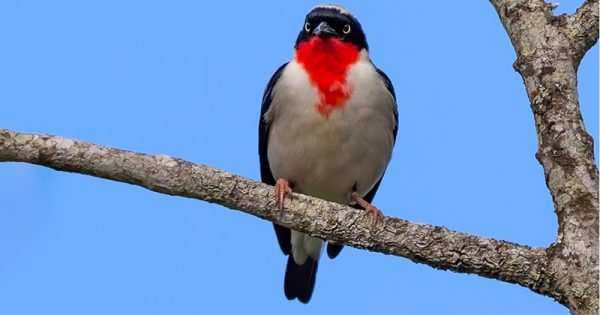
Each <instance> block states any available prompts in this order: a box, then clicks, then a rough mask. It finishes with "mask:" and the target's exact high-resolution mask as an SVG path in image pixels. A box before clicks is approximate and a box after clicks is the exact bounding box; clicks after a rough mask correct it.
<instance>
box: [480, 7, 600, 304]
mask: <svg viewBox="0 0 600 315" xmlns="http://www.w3.org/2000/svg"><path fill="white" fill-rule="evenodd" d="M491 2H492V4H493V5H494V7H495V8H496V11H497V12H498V15H499V17H500V20H501V21H502V24H503V25H504V28H505V29H506V31H507V33H508V35H509V36H510V39H511V41H512V43H513V46H514V48H515V51H516V53H517V61H516V62H515V69H516V70H517V71H518V72H519V73H520V74H521V76H522V78H523V81H524V83H525V87H526V89H527V95H528V96H529V101H530V103H531V109H532V111H533V116H534V120H535V126H536V130H537V137H538V150H537V153H536V157H537V159H538V160H539V162H540V163H541V164H542V166H543V168H544V174H545V177H546V184H547V186H548V189H549V190H550V193H551V195H552V199H553V201H554V209H555V212H556V214H557V216H558V226H559V230H558V237H557V240H556V242H554V244H553V245H552V246H551V247H550V248H549V249H548V259H549V264H548V266H547V272H549V273H552V274H553V275H554V277H553V278H554V279H553V282H552V283H550V284H549V285H550V287H551V291H552V292H555V297H556V298H557V300H558V301H560V302H561V303H563V304H565V305H567V306H568V307H569V308H570V309H571V311H572V312H573V313H574V314H597V312H598V211H599V209H598V169H597V167H596V164H595V162H594V156H593V139H592V137H591V136H590V135H589V134H588V133H587V131H586V129H585V126H584V124H583V119H582V117H581V112H580V109H579V96H578V93H577V67H578V66H579V63H580V61H581V58H582V57H583V56H584V55H585V53H586V51H587V50H588V49H589V48H590V47H591V46H592V45H594V44H595V43H596V42H597V40H598V1H597V0H594V1H589V0H588V1H586V2H585V4H584V5H583V7H581V8H579V9H578V10H577V12H576V13H575V14H574V15H572V16H567V15H561V16H553V15H552V8H551V5H550V4H547V3H545V2H544V1H541V0H491Z"/></svg>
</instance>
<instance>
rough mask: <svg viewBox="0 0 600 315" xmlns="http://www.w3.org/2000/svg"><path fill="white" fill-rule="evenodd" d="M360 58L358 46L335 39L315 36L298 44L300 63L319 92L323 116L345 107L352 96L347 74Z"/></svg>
mask: <svg viewBox="0 0 600 315" xmlns="http://www.w3.org/2000/svg"><path fill="white" fill-rule="evenodd" d="M358 57H359V51H358V48H356V46H354V45H353V44H350V43H345V42H343V41H341V40H339V39H337V38H333V37H330V38H321V37H318V36H315V37H313V38H311V39H310V40H308V41H305V42H302V43H300V44H298V47H297V48H296V60H297V61H298V63H300V64H301V65H302V66H303V67H304V69H305V70H306V72H307V73H308V76H309V77H310V80H311V82H312V84H313V85H314V86H315V87H316V88H317V89H318V91H319V98H320V100H319V102H318V103H317V104H316V106H317V110H318V111H319V113H321V114H322V115H325V116H329V114H330V113H331V111H332V110H334V109H335V108H336V107H341V106H343V105H344V104H345V103H346V101H347V100H348V98H350V96H351V95H352V87H351V86H349V85H348V82H347V81H346V75H347V73H348V68H349V67H350V66H351V65H353V64H354V63H356V62H357V61H358Z"/></svg>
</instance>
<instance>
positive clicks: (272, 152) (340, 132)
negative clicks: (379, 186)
mask: <svg viewBox="0 0 600 315" xmlns="http://www.w3.org/2000/svg"><path fill="white" fill-rule="evenodd" d="M348 82H349V83H350V84H351V86H353V87H354V92H353V94H352V96H351V97H350V99H349V100H348V101H347V102H346V104H345V105H344V106H342V107H339V108H336V109H334V110H333V111H332V112H331V113H330V114H329V115H328V116H324V115H322V114H320V113H319V112H318V111H317V110H316V104H317V96H318V95H317V91H316V88H314V87H313V86H312V85H311V84H310V82H309V79H308V76H307V75H306V73H305V72H304V70H303V69H302V68H301V66H300V65H298V64H297V63H295V62H291V63H289V64H288V66H287V67H286V69H285V71H284V72H283V74H282V76H281V79H280V81H279V83H278V87H277V89H276V90H277V91H278V94H275V95H273V102H272V106H271V110H270V111H269V112H268V113H267V117H268V119H270V120H271V129H270V134H269V145H268V153H267V154H268V158H269V164H270V167H271V172H272V173H273V177H274V178H275V179H279V178H284V179H287V180H288V181H290V182H291V183H292V184H293V185H294V187H293V188H294V191H297V192H300V193H304V194H307V195H311V196H315V197H319V198H322V199H326V200H330V201H335V202H339V203H346V204H347V203H349V202H350V198H349V197H350V194H351V193H352V192H353V191H356V192H357V193H359V194H360V195H361V196H364V195H366V194H367V193H368V192H369V191H370V190H371V188H372V187H373V186H374V185H375V184H376V183H377V181H378V180H379V179H380V178H381V176H382V175H383V172H384V170H385V168H386V166H387V164H388V162H389V160H390V157H391V153H392V146H393V129H394V127H395V119H394V108H395V104H394V100H393V98H392V97H391V94H389V93H388V92H387V89H386V88H385V85H384V84H383V81H382V80H381V79H379V77H378V76H377V75H376V71H375V68H374V67H373V66H372V65H371V64H370V63H368V62H364V61H359V62H358V63H357V64H356V65H354V66H353V67H352V68H351V69H350V70H349V73H348ZM279 91H282V92H281V93H280V92H279Z"/></svg>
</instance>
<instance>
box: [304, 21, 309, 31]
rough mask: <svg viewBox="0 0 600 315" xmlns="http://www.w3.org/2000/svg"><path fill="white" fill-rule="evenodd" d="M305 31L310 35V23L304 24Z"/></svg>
mask: <svg viewBox="0 0 600 315" xmlns="http://www.w3.org/2000/svg"><path fill="white" fill-rule="evenodd" d="M304 30H305V31H306V32H307V33H308V32H310V23H308V22H306V23H305V24H304Z"/></svg>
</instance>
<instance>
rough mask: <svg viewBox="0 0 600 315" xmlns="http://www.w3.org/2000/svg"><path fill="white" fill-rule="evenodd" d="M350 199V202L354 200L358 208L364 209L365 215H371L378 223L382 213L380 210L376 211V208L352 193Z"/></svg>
mask: <svg viewBox="0 0 600 315" xmlns="http://www.w3.org/2000/svg"><path fill="white" fill-rule="evenodd" d="M351 197H352V200H354V201H355V202H356V203H357V204H358V205H359V206H361V207H363V208H364V209H365V211H366V212H367V214H370V215H372V216H373V217H374V218H375V220H377V221H378V220H379V219H381V218H383V212H381V210H379V209H377V207H375V206H374V205H372V204H370V203H369V202H368V201H366V200H365V199H363V197H361V196H360V195H359V194H358V193H356V192H353V193H352V195H351Z"/></svg>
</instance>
